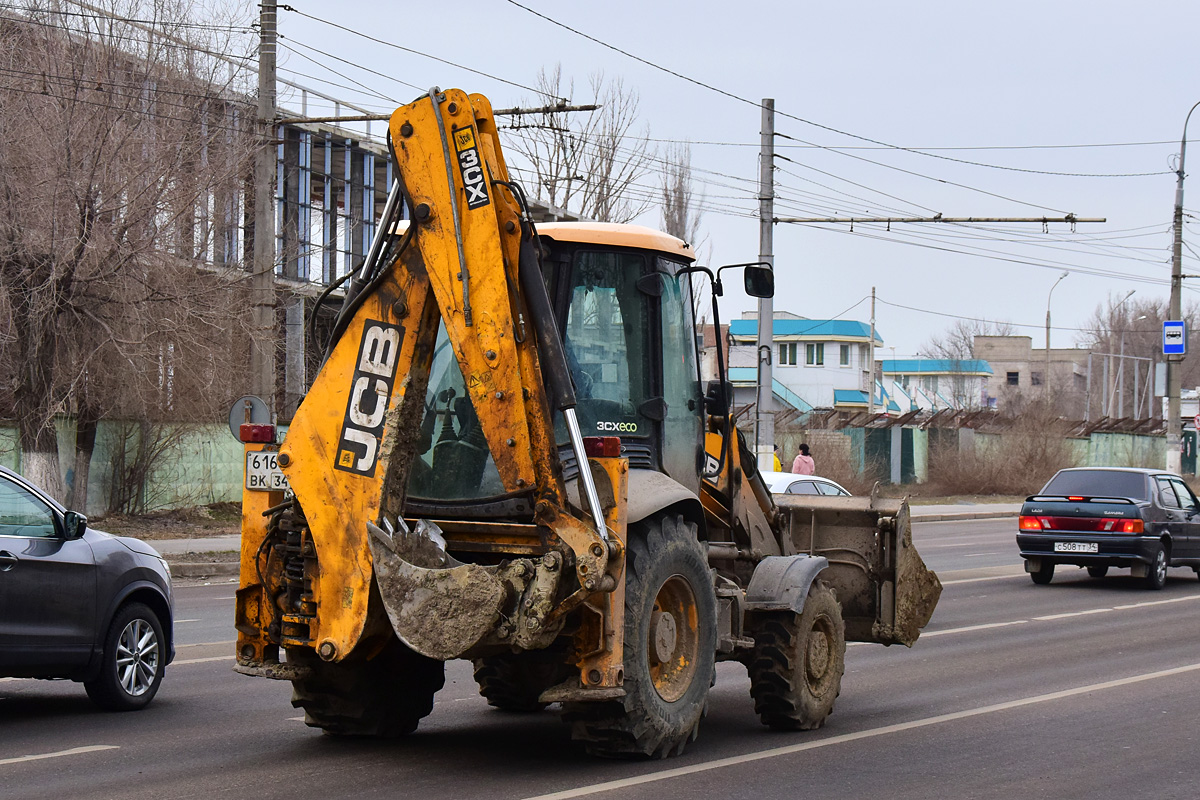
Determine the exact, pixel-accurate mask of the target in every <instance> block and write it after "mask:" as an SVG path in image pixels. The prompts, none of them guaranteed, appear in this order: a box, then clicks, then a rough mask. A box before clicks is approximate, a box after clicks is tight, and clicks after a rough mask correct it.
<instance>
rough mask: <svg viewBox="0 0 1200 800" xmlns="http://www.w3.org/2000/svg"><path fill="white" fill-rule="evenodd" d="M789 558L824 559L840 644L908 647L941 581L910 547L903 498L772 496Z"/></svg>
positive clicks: (927, 614) (926, 618) (925, 619)
mask: <svg viewBox="0 0 1200 800" xmlns="http://www.w3.org/2000/svg"><path fill="white" fill-rule="evenodd" d="M775 500H776V503H777V505H778V507H779V512H780V514H781V521H782V524H783V528H784V533H785V539H786V541H787V543H788V544H790V545H791V548H792V552H794V553H807V554H809V555H814V556H824V557H825V558H827V559H828V560H829V566H828V567H827V568H826V569H825V570H823V571H822V572H821V580H823V581H825V582H826V583H828V584H829V585H830V586H832V587H833V589H834V591H835V592H836V593H837V598H838V601H839V602H840V603H841V604H842V614H843V616H844V617H845V620H846V640H847V641H856V642H877V643H879V644H885V645H889V644H903V645H907V646H909V647H911V646H912V645H913V643H914V642H916V640H917V637H918V636H920V634H921V628H923V627H924V626H925V625H926V624H927V623H928V622H929V619H930V617H931V616H932V615H933V610H934V608H936V607H937V602H938V598H939V597H940V596H941V593H942V584H941V581H939V580H938V577H937V575H935V574H934V573H933V572H932V571H930V570H929V569H928V568H927V567H926V566H925V562H924V561H922V560H921V555H920V554H919V553H918V552H917V549H916V547H914V546H913V543H912V525H911V521H910V519H909V511H908V501H907V500H893V499H881V498H876V497H811V496H807V495H776V496H775Z"/></svg>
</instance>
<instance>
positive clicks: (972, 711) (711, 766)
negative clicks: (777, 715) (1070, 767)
mask: <svg viewBox="0 0 1200 800" xmlns="http://www.w3.org/2000/svg"><path fill="white" fill-rule="evenodd" d="M1197 670H1200V663H1197V664H1188V665H1186V666H1183V667H1175V668H1173V669H1164V670H1159V671H1157V672H1147V673H1143V674H1141V675H1131V676H1129V677H1127V678H1118V679H1116V680H1111V681H1104V682H1102V683H1093V684H1090V685H1088V686H1076V687H1075V688H1073V689H1065V690H1063V691H1061V692H1050V693H1049V694H1039V695H1034V696H1032V697H1023V698H1021V699H1019V700H1009V701H1007V702H1004V703H995V704H993V705H989V706H979V707H977V708H968V709H966V710H964V711H955V712H952V713H949V714H938V715H937V716H934V717H926V718H924V719H917V720H913V721H911V722H900V723H896V724H894V725H884V726H882V727H879V728H871V729H868V730H865V731H858V732H856V733H844V734H841V735H840V736H830V737H829V738H827V739H819V740H817V741H815V742H813V741H809V742H804V743H803V744H794V745H787V746H785V747H774V748H771V749H770V750H760V751H758V752H755V753H746V754H744V755H740V756H732V757H729V758H719V759H714V760H713V761H706V762H703V763H700V764H692V765H690V766H686V767H676V768H675V769H665V770H662V771H660V772H653V773H650V774H649V775H639V776H636V777H632V778H622V779H620V780H615V781H605V782H604V783H594V784H592V785H590V786H580V787H578V788H576V789H565V790H563V791H561V792H552V793H550V794H542V795H536V796H534V797H529V798H526V800H569V798H574V797H585V796H587V795H592V794H599V793H601V792H612V791H617V790H619V789H628V788H631V787H634V786H643V785H645V784H648V783H655V782H657V781H665V780H671V779H673V778H683V777H687V776H689V775H696V774H699V773H703V772H711V771H713V770H717V769H725V768H726V767H735V766H739V765H741V764H749V763H752V762H755V761H762V760H765V759H768V758H778V757H780V756H788V755H792V754H794V753H802V752H804V751H806V750H816V749H817V748H820V747H830V746H832V745H838V744H845V743H847V742H856V741H859V740H860V739H871V738H874V737H877V736H887V735H889V734H893V733H903V732H905V731H910V730H916V729H918V728H927V727H929V726H932V725H941V724H943V723H946V722H955V721H957V720H960V719H969V718H971V717H978V716H983V715H985V714H995V713H997V712H1000V711H1009V710H1011V709H1014V708H1021V707H1023V706H1031V705H1037V704H1039V703H1048V702H1051V701H1054V700H1063V699H1065V698H1068V697H1075V696H1076V695H1081V694H1087V693H1089V692H1102V691H1107V690H1109V689H1117V688H1120V687H1122V686H1129V685H1131V684H1135V683H1142V682H1145V681H1153V680H1158V679H1161V678H1169V677H1173V676H1175V675H1182V674H1185V673H1188V672H1195V671H1197Z"/></svg>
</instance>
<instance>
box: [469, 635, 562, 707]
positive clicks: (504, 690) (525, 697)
mask: <svg viewBox="0 0 1200 800" xmlns="http://www.w3.org/2000/svg"><path fill="white" fill-rule="evenodd" d="M474 663H475V682H476V683H478V684H479V693H480V694H481V695H483V697H484V698H485V699H486V700H487V702H488V705H489V706H492V707H494V708H498V709H500V710H501V711H516V712H531V711H541V710H542V709H544V708H545V707H546V706H547V705H549V703H543V702H541V701H539V700H538V697H539V696H540V695H541V693H542V692H544V691H545V690H546V689H549V688H550V687H551V686H554V685H555V684H558V683H561V682H563V681H565V680H567V678H569V677H570V676H571V674H572V673H574V672H577V670H575V668H574V667H573V665H571V664H568V663H566V654H564V653H562V652H560V651H558V650H534V651H530V652H525V653H501V654H500V655H494V656H488V657H487V658H477V659H475V662H474Z"/></svg>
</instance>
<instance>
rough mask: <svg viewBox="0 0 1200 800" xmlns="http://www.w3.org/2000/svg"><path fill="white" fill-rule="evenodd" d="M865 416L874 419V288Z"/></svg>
mask: <svg viewBox="0 0 1200 800" xmlns="http://www.w3.org/2000/svg"><path fill="white" fill-rule="evenodd" d="M867 351H868V353H870V355H869V356H868V358H867V416H868V417H870V418H871V419H875V287H874V286H872V287H871V342H870V344H868V345H867Z"/></svg>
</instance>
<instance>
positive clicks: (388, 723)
mask: <svg viewBox="0 0 1200 800" xmlns="http://www.w3.org/2000/svg"><path fill="white" fill-rule="evenodd" d="M288 661H289V662H293V663H299V664H300V665H302V666H306V667H308V668H309V669H310V670H311V673H310V675H309V677H307V678H303V679H299V680H293V681H292V706H293V707H295V708H302V709H304V724H305V725H308V726H309V727H310V728H320V729H322V730H323V731H324V732H325V733H327V734H330V735H332V736H375V737H379V738H385V739H392V738H396V737H400V736H405V735H407V734H410V733H412V732H413V731H415V730H416V729H417V724H418V723H419V722H420V721H421V720H422V719H423V718H425V717H426V716H428V715H429V712H431V711H432V710H433V696H434V694H436V693H437V691H438V690H439V689H441V688H442V686H443V685H444V684H445V682H446V670H445V664H444V663H443V662H441V661H436V660H434V659H432V658H426V657H425V656H423V655H421V654H419V653H416V652H414V651H412V650H410V649H409V648H408V647H407V646H406V645H405V644H404V643H403V642H401V641H400V640H399V639H396V638H394V637H393V638H392V640H391V641H390V642H388V644H387V645H385V646H384V648H383V650H382V651H381V652H380V653H379V654H377V655H376V656H374V657H373V658H363V657H359V656H355V655H351V656H350V657H349V658H347V659H346V660H345V661H340V662H336V663H330V662H327V661H322V660H321V659H320V658H318V657H317V656H316V654H315V653H312V652H311V651H300V652H294V651H289V653H288Z"/></svg>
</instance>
